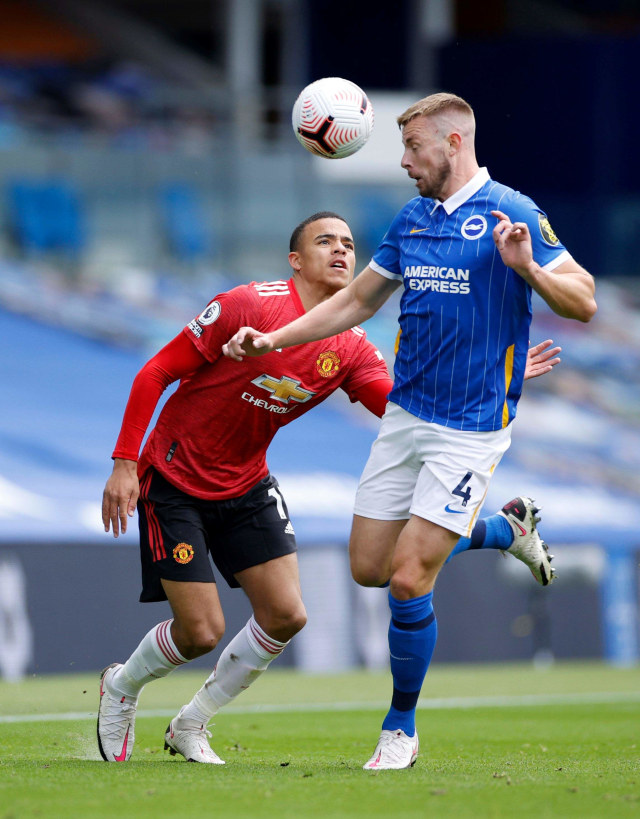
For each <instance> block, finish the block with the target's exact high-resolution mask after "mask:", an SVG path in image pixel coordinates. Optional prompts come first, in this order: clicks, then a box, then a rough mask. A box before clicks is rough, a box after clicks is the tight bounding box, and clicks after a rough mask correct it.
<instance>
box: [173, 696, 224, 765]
mask: <svg viewBox="0 0 640 819" xmlns="http://www.w3.org/2000/svg"><path fill="white" fill-rule="evenodd" d="M183 710H184V709H180V712H179V714H178V716H177V717H174V718H173V719H172V720H171V722H170V723H169V725H168V726H167V731H166V733H165V735H164V749H165V751H169V753H170V754H171V756H175V755H176V754H182V756H183V757H184V758H185V759H186V760H187V762H205V763H208V764H209V765H224V764H225V762H224V759H220V757H219V756H218V754H217V753H216V752H215V751H213V750H212V748H211V746H210V745H209V737H210V736H211V731H207V729H206V728H205V726H204V725H202V723H198V722H196V720H193V719H181V718H180V714H182V711H183Z"/></svg>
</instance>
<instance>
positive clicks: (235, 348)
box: [222, 333, 244, 361]
mask: <svg viewBox="0 0 640 819" xmlns="http://www.w3.org/2000/svg"><path fill="white" fill-rule="evenodd" d="M222 352H223V353H224V354H225V355H226V356H228V357H229V358H231V359H233V360H234V361H242V359H243V357H244V350H243V349H242V344H241V342H239V341H238V333H236V334H235V336H233V337H232V338H230V339H229V341H227V343H226V344H223V345H222Z"/></svg>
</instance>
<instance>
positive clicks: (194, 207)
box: [159, 183, 212, 263]
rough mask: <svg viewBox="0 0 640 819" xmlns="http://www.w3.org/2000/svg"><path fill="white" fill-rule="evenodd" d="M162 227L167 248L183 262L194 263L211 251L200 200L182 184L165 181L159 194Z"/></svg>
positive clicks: (189, 188)
mask: <svg viewBox="0 0 640 819" xmlns="http://www.w3.org/2000/svg"><path fill="white" fill-rule="evenodd" d="M159 201H160V212H161V217H162V227H163V231H164V235H165V237H166V240H167V243H168V245H169V249H170V250H171V252H172V254H173V255H174V256H175V257H176V258H177V259H178V260H179V261H182V262H187V263H189V262H196V261H199V260H201V259H204V258H205V257H206V256H208V255H209V254H210V253H211V251H212V241H211V234H210V231H209V230H208V228H207V224H206V216H205V212H204V207H203V203H202V201H201V199H200V196H199V195H198V193H197V191H196V190H195V189H194V188H193V187H192V186H190V185H187V184H185V183H168V184H166V185H163V186H162V187H161V189H160V193H159Z"/></svg>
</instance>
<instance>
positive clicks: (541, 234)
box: [500, 191, 567, 267]
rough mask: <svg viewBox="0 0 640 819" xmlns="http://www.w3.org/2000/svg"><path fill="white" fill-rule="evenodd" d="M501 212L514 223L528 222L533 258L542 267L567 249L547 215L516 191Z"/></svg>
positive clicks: (504, 204)
mask: <svg viewBox="0 0 640 819" xmlns="http://www.w3.org/2000/svg"><path fill="white" fill-rule="evenodd" d="M500 210H502V211H504V213H506V214H507V216H508V217H509V218H510V219H511V221H512V222H526V223H527V225H528V226H529V232H530V233H531V246H532V248H533V258H534V259H535V261H536V262H537V263H538V264H539V265H540V267H544V266H545V265H547V264H549V263H550V262H552V261H553V260H554V259H556V258H557V257H558V256H560V255H561V254H562V253H565V252H567V249H566V248H565V246H564V245H563V244H562V242H561V241H560V240H559V239H558V237H557V236H556V234H555V233H554V231H553V228H552V227H551V225H550V223H549V219H548V218H547V215H546V213H544V211H542V210H540V208H539V207H538V206H537V205H536V204H535V202H533V201H532V200H531V199H529V197H528V196H523V195H522V194H521V193H518V192H516V191H514V192H513V194H512V196H511V197H509V201H505V202H504V203H503V205H502V206H501V208H500Z"/></svg>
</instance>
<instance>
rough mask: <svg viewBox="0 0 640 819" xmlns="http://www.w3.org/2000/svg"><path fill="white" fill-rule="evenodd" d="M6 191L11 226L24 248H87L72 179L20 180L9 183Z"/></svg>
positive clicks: (72, 251) (78, 249)
mask: <svg viewBox="0 0 640 819" xmlns="http://www.w3.org/2000/svg"><path fill="white" fill-rule="evenodd" d="M7 193H8V201H9V211H10V218H11V222H12V227H13V230H14V233H15V237H16V239H17V241H18V243H19V244H20V246H21V247H22V248H23V249H24V250H27V251H35V252H46V251H52V250H53V251H55V250H58V251H65V252H67V253H70V254H72V255H75V254H77V253H78V252H79V251H80V250H81V249H82V248H83V247H84V245H85V241H86V230H85V223H84V215H83V212H82V206H81V202H80V198H79V196H78V193H77V192H76V190H75V188H74V187H73V185H72V184H71V183H70V182H68V181H66V180H55V179H48V180H33V179H18V180H14V181H13V182H10V183H9V185H8V191H7Z"/></svg>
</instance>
